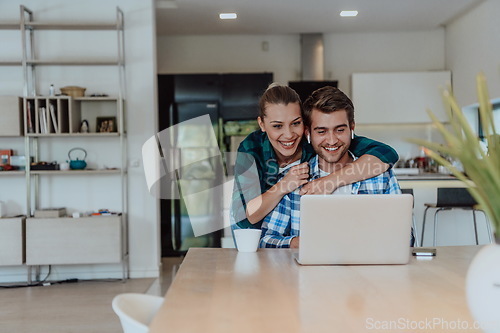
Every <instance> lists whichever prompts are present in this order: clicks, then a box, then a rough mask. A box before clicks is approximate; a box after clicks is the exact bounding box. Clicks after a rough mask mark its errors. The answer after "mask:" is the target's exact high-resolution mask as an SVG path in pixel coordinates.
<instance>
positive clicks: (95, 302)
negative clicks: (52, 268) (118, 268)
mask: <svg viewBox="0 0 500 333" xmlns="http://www.w3.org/2000/svg"><path fill="white" fill-rule="evenodd" d="M181 261H182V259H181V258H164V259H163V261H162V262H163V266H162V274H161V276H160V278H159V279H129V280H127V281H126V282H125V283H124V282H122V281H80V282H78V283H70V284H59V285H57V284H56V285H51V286H47V287H30V288H15V289H0V333H35V332H37V333H70V332H71V333H73V332H74V333H80V332H81V333H84V332H85V333H90V332H95V333H120V332H122V330H121V325H120V321H119V320H118V317H117V316H116V315H115V313H114V312H113V309H112V308H111V301H112V300H113V297H114V296H115V295H117V294H120V293H125V292H138V293H147V294H153V295H161V296H163V295H164V294H165V292H166V291H167V289H168V287H169V286H170V283H171V282H172V279H173V277H174V276H175V273H176V272H177V269H178V266H179V265H180V263H181Z"/></svg>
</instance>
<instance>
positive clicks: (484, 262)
mask: <svg viewBox="0 0 500 333" xmlns="http://www.w3.org/2000/svg"><path fill="white" fill-rule="evenodd" d="M476 81H477V93H478V99H479V117H480V121H481V126H482V128H483V134H484V143H486V147H485V145H484V144H483V143H481V141H480V140H479V138H478V137H477V135H476V134H475V133H474V131H473V130H472V128H471V127H470V125H469V123H468V122H467V120H466V118H465V117H464V115H463V113H462V110H461V108H460V107H459V106H458V103H457V102H456V100H455V98H454V96H453V94H452V93H451V92H450V91H449V90H445V91H443V98H444V101H445V104H446V106H447V108H446V109H447V112H448V118H449V126H448V128H447V127H445V125H444V124H442V123H441V122H440V121H439V120H438V119H437V118H436V116H435V115H434V114H433V113H432V112H431V111H428V113H429V115H430V117H431V119H432V122H433V124H434V125H435V126H436V128H437V129H438V131H439V132H440V133H441V135H442V136H443V138H444V140H445V144H438V143H433V142H429V141H424V140H418V139H412V140H410V141H411V142H413V143H416V144H418V145H421V146H423V147H425V148H426V149H425V151H426V154H427V155H428V156H429V157H430V158H433V159H434V160H435V161H437V162H438V163H439V164H441V165H443V166H445V167H446V168H448V170H449V171H450V172H451V173H452V174H453V175H454V176H456V177H457V178H458V179H460V180H462V181H463V182H464V183H465V184H467V186H468V190H469V192H470V193H471V195H472V196H473V197H474V198H475V199H476V201H477V202H478V204H479V205H480V207H481V209H482V210H483V211H484V212H485V213H486V215H487V216H488V219H489V221H490V222H491V224H492V225H493V227H494V229H495V230H496V232H495V234H496V237H495V239H496V243H495V244H491V245H487V246H485V247H483V248H482V249H481V250H480V251H479V252H478V254H477V255H476V256H475V257H474V260H473V261H472V263H471V265H470V267H469V270H468V272H467V281H466V285H467V286H466V290H467V301H468V305H469V308H470V310H471V313H472V315H473V316H474V318H475V319H476V320H477V321H478V322H479V323H480V324H481V326H482V328H483V329H484V330H485V332H498V331H499V330H500V317H499V316H498V309H500V296H499V295H500V245H499V244H500V135H498V134H496V133H497V132H496V129H495V124H494V118H493V111H492V106H491V103H490V99H489V94H488V89H487V85H486V78H485V77H484V75H483V74H478V75H477V79H476ZM499 130H500V129H499ZM443 156H449V157H451V158H453V159H455V160H457V161H460V163H461V165H462V167H463V171H462V170H459V169H458V168H456V167H455V166H453V165H452V163H450V162H449V161H448V160H447V159H445V158H444V157H443Z"/></svg>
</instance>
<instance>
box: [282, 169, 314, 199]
mask: <svg viewBox="0 0 500 333" xmlns="http://www.w3.org/2000/svg"><path fill="white" fill-rule="evenodd" d="M308 179H309V163H307V162H304V163H301V164H299V165H296V166H293V167H291V168H290V170H288V172H287V174H286V175H285V176H284V177H283V179H281V180H280V181H279V182H278V183H277V184H276V186H277V187H278V190H279V191H280V192H281V193H283V195H285V194H287V193H290V192H292V191H294V190H295V189H297V188H298V187H300V186H302V185H304V184H306V183H307V180H308Z"/></svg>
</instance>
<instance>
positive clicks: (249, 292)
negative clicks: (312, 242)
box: [150, 246, 480, 333]
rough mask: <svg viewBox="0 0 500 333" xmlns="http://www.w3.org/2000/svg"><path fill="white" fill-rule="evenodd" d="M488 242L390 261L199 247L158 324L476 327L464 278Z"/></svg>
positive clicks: (168, 327)
mask: <svg viewBox="0 0 500 333" xmlns="http://www.w3.org/2000/svg"><path fill="white" fill-rule="evenodd" d="M479 248H480V246H459V247H458V246H457V247H438V248H437V256H436V257H435V258H432V259H431V258H427V260H426V259H416V258H414V257H413V258H412V259H411V260H410V263H409V264H408V265H384V266H299V265H298V264H297V263H296V262H295V261H294V259H293V257H292V254H293V252H294V250H290V249H259V251H257V252H256V253H238V252H237V251H236V250H235V249H198V248H192V249H190V250H189V252H188V253H187V256H186V258H185V259H184V261H183V263H182V265H181V267H180V269H179V271H178V273H177V276H176V278H175V280H174V281H173V283H172V285H171V287H170V289H169V290H168V292H167V294H166V296H165V303H164V304H163V306H162V307H161V309H160V310H159V312H158V314H157V315H156V317H155V318H154V319H153V322H152V323H151V326H150V332H152V333H155V332H157V333H159V332H162V333H163V332H176V333H179V332H189V333H198V332H200V333H204V332H214V333H223V332H228V333H229V332H230V333H243V332H286V333H291V332H292V333H293V332H312V333H317V332H329V333H330V332H365V331H371V332H373V331H375V332H446V331H448V332H454V331H458V330H459V328H462V330H460V331H461V332H467V331H476V332H477V331H478V330H474V329H472V328H473V325H474V324H475V323H474V320H473V319H472V317H471V315H470V313H469V310H468V308H467V304H466V299H465V291H464V288H465V276H466V272H467V268H468V266H469V263H470V261H471V260H472V258H473V256H474V255H475V254H476V253H477V251H478V250H479Z"/></svg>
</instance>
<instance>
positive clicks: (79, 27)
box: [0, 21, 120, 31]
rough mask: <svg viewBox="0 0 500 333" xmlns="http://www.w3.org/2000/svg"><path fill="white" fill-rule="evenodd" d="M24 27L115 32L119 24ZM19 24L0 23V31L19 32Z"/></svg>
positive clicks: (33, 24) (27, 24)
mask: <svg viewBox="0 0 500 333" xmlns="http://www.w3.org/2000/svg"><path fill="white" fill-rule="evenodd" d="M24 27H25V28H26V29H31V30H75V31H76V30H80V31H86V30H90V31H96V30H117V29H120V25H119V23H91V24H88V23H65V22H25V24H24ZM20 29H21V22H19V21H17V22H4V23H0V30H20Z"/></svg>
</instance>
